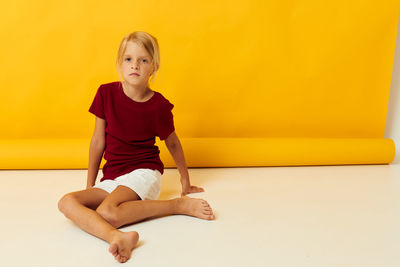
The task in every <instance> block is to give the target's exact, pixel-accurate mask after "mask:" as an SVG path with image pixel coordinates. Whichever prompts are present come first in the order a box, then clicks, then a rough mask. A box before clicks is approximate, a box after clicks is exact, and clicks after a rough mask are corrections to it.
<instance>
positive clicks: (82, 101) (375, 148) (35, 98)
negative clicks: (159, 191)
mask: <svg viewBox="0 0 400 267" xmlns="http://www.w3.org/2000/svg"><path fill="white" fill-rule="evenodd" d="M399 7H400V3H399V1H362V2H360V1H345V0H338V1H332V2H328V1H319V0H293V1H272V0H257V1H236V2H233V1H227V0H226V1H204V0H203V1H189V2H188V1H183V0H181V1H159V0H156V1H111V2H110V1H98V0H96V1H77V0H72V1H63V2H55V1H54V2H49V1H41V0H38V1H34V2H32V1H20V0H16V1H8V2H5V3H3V6H2V11H3V12H2V16H0V23H1V24H0V27H1V31H0V35H1V40H2V41H1V43H0V48H1V49H0V58H1V59H2V64H1V65H0V68H1V70H0V71H1V73H2V75H1V76H0V79H1V81H0V82H1V84H2V89H1V105H0V112H1V115H2V116H1V117H0V125H1V131H0V152H1V153H0V168H2V169H36V168H37V169H43V168H49V169H52V168H55V169H57V168H66V169H67V168H87V164H88V156H89V143H90V138H91V134H92V132H93V129H94V120H95V119H94V115H93V114H91V113H89V112H88V109H89V106H90V104H91V102H92V100H93V98H94V95H95V93H96V90H97V88H98V86H99V85H100V84H102V83H108V82H112V81H116V80H117V79H118V76H117V74H116V72H115V69H114V62H115V58H116V54H117V49H118V45H119V43H120V41H121V39H122V38H123V36H125V35H126V34H128V33H130V32H133V31H137V30H142V31H147V32H149V33H151V34H152V35H154V36H156V37H157V39H158V41H159V45H160V50H161V68H160V71H159V73H158V75H157V78H156V81H155V83H154V84H152V85H151V87H152V89H154V90H156V91H159V92H161V93H162V94H163V95H164V96H165V97H167V98H168V99H169V100H170V101H171V102H172V103H173V104H174V105H175V108H174V109H173V113H174V119H175V127H176V132H177V134H178V136H179V137H180V139H181V142H182V145H183V148H184V152H185V157H186V162H187V164H188V166H189V167H194V166H197V167H201V166H204V167H207V166H210V167H215V166H281V165H288V166H289V165H333V164H383V163H390V162H391V161H392V160H393V158H394V153H395V147H394V142H393V141H392V140H391V139H384V131H385V122H386V113H387V106H388V100H389V89H390V79H391V73H392V64H393V57H394V47H395V39H396V31H397V28H396V27H397V21H398V14H399ZM157 145H159V146H160V149H161V158H162V160H163V162H164V163H165V166H166V167H172V166H175V164H174V161H173V159H172V157H171V156H170V155H169V153H168V151H167V149H166V147H165V146H164V143H163V142H160V140H159V139H158V138H157ZM103 164H104V160H103V162H102V165H103Z"/></svg>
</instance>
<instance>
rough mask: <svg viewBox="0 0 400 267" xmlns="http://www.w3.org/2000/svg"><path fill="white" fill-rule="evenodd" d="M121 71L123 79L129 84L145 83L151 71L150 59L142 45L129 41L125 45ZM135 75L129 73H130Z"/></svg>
mask: <svg viewBox="0 0 400 267" xmlns="http://www.w3.org/2000/svg"><path fill="white" fill-rule="evenodd" d="M121 72H122V76H123V77H124V80H125V81H127V82H128V83H130V84H134V85H139V84H147V83H148V80H149V77H150V75H151V74H152V73H153V64H152V59H151V56H150V55H149V53H147V51H146V49H145V48H144V47H141V46H139V45H138V44H137V43H135V42H132V41H129V42H128V43H127V45H126V50H125V54H124V57H123V58H122V65H121ZM133 72H135V73H138V74H139V76H137V75H130V74H131V73H133Z"/></svg>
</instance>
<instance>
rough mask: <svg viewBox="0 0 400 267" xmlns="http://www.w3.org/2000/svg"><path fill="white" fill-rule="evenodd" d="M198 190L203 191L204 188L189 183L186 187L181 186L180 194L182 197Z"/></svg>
mask: <svg viewBox="0 0 400 267" xmlns="http://www.w3.org/2000/svg"><path fill="white" fill-rule="evenodd" d="M198 192H204V189H203V188H202V187H197V186H194V185H190V186H188V187H182V194H181V196H182V197H183V196H185V195H187V194H190V193H198Z"/></svg>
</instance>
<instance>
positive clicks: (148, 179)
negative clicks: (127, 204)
mask: <svg viewBox="0 0 400 267" xmlns="http://www.w3.org/2000/svg"><path fill="white" fill-rule="evenodd" d="M119 185H123V186H126V187H129V188H130V189H132V190H133V191H135V192H136V194H138V195H139V197H140V198H141V199H142V200H157V199H158V197H159V196H160V191H161V173H160V172H159V171H158V170H152V169H136V170H133V171H131V172H128V173H126V174H123V175H121V176H118V177H117V178H115V180H109V179H107V180H104V181H102V182H100V183H98V184H96V185H95V186H93V187H94V188H100V189H103V190H105V191H107V192H108V193H111V192H112V191H114V189H115V188H117V186H119Z"/></svg>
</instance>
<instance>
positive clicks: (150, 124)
mask: <svg viewBox="0 0 400 267" xmlns="http://www.w3.org/2000/svg"><path fill="white" fill-rule="evenodd" d="M153 91H154V90H153ZM173 107H174V105H173V104H171V103H170V102H169V101H168V100H167V99H166V98H165V97H164V96H163V95H162V94H161V93H159V92H156V91H154V94H153V96H152V97H151V98H150V99H149V100H147V101H146V102H136V101H134V100H132V99H131V98H129V97H128V96H127V95H126V94H125V92H124V91H123V89H122V84H121V82H120V81H117V82H111V83H107V84H102V85H100V87H99V88H98V89H97V93H96V96H95V97H94V100H93V103H92V105H91V106H90V108H89V112H91V113H93V114H94V115H96V116H97V117H99V118H102V119H104V120H105V121H106V128H105V135H106V145H105V152H104V159H105V160H106V161H107V162H106V163H105V164H104V166H103V178H101V179H100V181H103V180H107V179H111V180H114V179H115V178H117V177H118V176H121V175H123V174H125V173H128V172H131V171H133V170H135V169H139V168H148V169H153V170H159V171H160V173H161V174H163V173H164V164H163V163H162V161H161V160H160V157H159V154H160V150H159V149H158V146H156V145H154V144H155V141H156V140H155V139H156V136H158V137H159V138H160V140H165V139H166V138H167V137H168V136H169V135H170V134H171V133H172V132H174V131H175V127H174V121H173V114H172V112H171V110H172V109H173Z"/></svg>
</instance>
